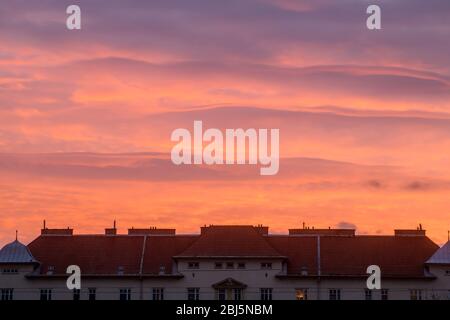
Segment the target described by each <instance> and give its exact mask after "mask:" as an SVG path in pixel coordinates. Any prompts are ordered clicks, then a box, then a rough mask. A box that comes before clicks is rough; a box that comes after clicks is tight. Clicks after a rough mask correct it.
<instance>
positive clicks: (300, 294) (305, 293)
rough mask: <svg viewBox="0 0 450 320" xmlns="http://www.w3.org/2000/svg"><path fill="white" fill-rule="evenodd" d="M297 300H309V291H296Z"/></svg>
mask: <svg viewBox="0 0 450 320" xmlns="http://www.w3.org/2000/svg"><path fill="white" fill-rule="evenodd" d="M295 298H296V299H297V300H308V289H296V290H295Z"/></svg>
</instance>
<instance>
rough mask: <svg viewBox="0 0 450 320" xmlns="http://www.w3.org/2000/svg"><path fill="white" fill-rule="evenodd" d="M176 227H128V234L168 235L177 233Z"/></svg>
mask: <svg viewBox="0 0 450 320" xmlns="http://www.w3.org/2000/svg"><path fill="white" fill-rule="evenodd" d="M175 232H176V230H175V229H159V228H156V227H151V228H148V229H135V228H131V229H128V235H140V236H142V235H158V236H162V235H164V236H166V235H175Z"/></svg>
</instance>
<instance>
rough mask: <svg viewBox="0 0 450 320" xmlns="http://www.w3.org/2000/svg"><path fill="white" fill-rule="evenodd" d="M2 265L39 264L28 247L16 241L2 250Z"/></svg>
mask: <svg viewBox="0 0 450 320" xmlns="http://www.w3.org/2000/svg"><path fill="white" fill-rule="evenodd" d="M0 263H37V261H36V259H35V258H34V257H33V255H32V254H31V252H30V250H28V248H27V246H25V245H24V244H22V243H20V242H19V241H17V240H15V241H13V242H11V243H9V244H7V245H5V246H4V247H3V248H2V249H1V250H0Z"/></svg>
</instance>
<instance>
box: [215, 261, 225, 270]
mask: <svg viewBox="0 0 450 320" xmlns="http://www.w3.org/2000/svg"><path fill="white" fill-rule="evenodd" d="M222 268H223V263H222V262H216V263H215V264H214V269H222Z"/></svg>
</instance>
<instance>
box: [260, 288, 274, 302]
mask: <svg viewBox="0 0 450 320" xmlns="http://www.w3.org/2000/svg"><path fill="white" fill-rule="evenodd" d="M260 293H261V300H272V288H261V289H260Z"/></svg>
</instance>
